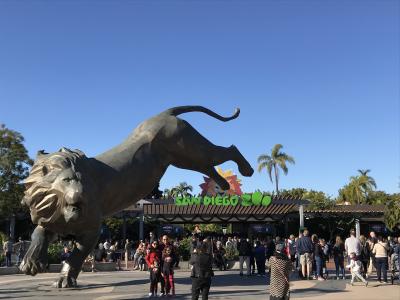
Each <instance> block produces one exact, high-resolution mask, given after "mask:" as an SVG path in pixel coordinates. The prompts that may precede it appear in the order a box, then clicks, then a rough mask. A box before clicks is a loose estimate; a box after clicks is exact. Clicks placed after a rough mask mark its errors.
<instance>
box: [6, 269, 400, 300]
mask: <svg viewBox="0 0 400 300" xmlns="http://www.w3.org/2000/svg"><path fill="white" fill-rule="evenodd" d="M189 275H190V273H189V272H188V271H177V272H176V276H175V277H176V292H177V296H176V299H190V285H191V280H190V278H189ZM215 275H216V276H215V277H214V278H213V283H212V288H211V293H210V297H209V298H210V299H252V300H254V299H268V298H269V295H268V292H267V291H268V285H267V278H264V277H256V276H253V277H246V276H244V277H240V276H239V275H238V273H237V271H226V272H219V271H217V272H215ZM56 276H57V274H55V273H44V274H39V275H37V276H35V277H31V276H26V275H21V274H18V275H3V276H0V299H64V298H65V299H67V298H68V299H71V297H72V299H95V300H109V299H110V300H111V299H144V298H147V293H148V286H149V284H148V273H147V272H140V271H134V272H132V271H120V272H99V273H81V275H80V276H79V281H78V284H79V287H78V288H75V289H55V288H52V287H51V283H52V281H53V279H54V278H55V277H56ZM291 290H292V294H291V299H313V300H319V299H321V300H322V299H323V300H328V299H334V300H349V299H351V300H358V299H359V300H361V299H362V300H365V299H373V300H376V299H379V300H386V299H387V300H399V299H400V286H399V285H382V284H379V283H378V282H376V281H373V280H372V281H371V282H370V285H369V286H368V287H367V288H365V287H364V286H363V285H361V284H360V285H355V286H350V285H349V283H348V281H342V280H338V281H337V280H327V281H325V282H319V281H315V280H312V281H300V280H292V282H291Z"/></svg>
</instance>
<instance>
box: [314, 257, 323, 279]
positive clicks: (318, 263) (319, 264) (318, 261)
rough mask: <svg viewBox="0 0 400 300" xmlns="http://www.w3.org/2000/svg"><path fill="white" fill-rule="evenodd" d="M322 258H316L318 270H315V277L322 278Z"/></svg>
mask: <svg viewBox="0 0 400 300" xmlns="http://www.w3.org/2000/svg"><path fill="white" fill-rule="evenodd" d="M322 263H323V262H322V257H320V256H316V257H315V266H316V269H315V272H314V274H315V276H321V277H322Z"/></svg>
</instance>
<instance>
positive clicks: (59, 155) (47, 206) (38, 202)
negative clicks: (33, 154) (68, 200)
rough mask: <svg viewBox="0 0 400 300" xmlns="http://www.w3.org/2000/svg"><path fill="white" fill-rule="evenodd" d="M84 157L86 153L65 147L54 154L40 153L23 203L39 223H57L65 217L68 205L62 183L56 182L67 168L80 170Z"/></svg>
mask: <svg viewBox="0 0 400 300" xmlns="http://www.w3.org/2000/svg"><path fill="white" fill-rule="evenodd" d="M82 159H86V156H85V154H84V153H83V152H81V151H79V150H70V149H67V148H61V149H60V150H59V151H58V152H54V153H51V154H47V153H44V152H43V151H39V152H38V156H37V158H36V161H35V163H34V165H33V167H32V169H31V172H30V174H29V177H28V178H26V180H25V182H24V183H25V188H26V190H25V195H24V198H23V199H22V204H25V205H27V206H28V207H29V208H30V211H31V218H32V222H33V223H35V224H39V225H46V224H51V223H55V222H56V221H58V220H59V219H60V217H61V216H62V209H63V207H64V206H65V200H64V193H65V191H64V190H62V185H61V188H60V184H58V185H55V184H54V182H55V181H56V179H57V177H58V176H59V175H60V174H61V172H62V171H63V170H66V169H69V168H70V169H72V171H74V172H77V171H78V170H79V165H80V164H81V161H82Z"/></svg>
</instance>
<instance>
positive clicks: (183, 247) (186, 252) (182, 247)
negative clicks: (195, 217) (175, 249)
mask: <svg viewBox="0 0 400 300" xmlns="http://www.w3.org/2000/svg"><path fill="white" fill-rule="evenodd" d="M191 243H192V238H191V237H188V238H184V239H183V240H181V241H180V243H179V254H180V256H182V259H183V260H189V259H190V244H191Z"/></svg>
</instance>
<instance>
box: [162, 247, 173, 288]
mask: <svg viewBox="0 0 400 300" xmlns="http://www.w3.org/2000/svg"><path fill="white" fill-rule="evenodd" d="M162 260H163V264H162V266H163V267H162V276H163V278H164V282H165V292H166V294H167V296H169V295H170V292H171V295H172V296H175V283H174V263H175V261H174V259H173V257H172V249H171V247H169V246H167V247H165V248H164V251H163V254H162Z"/></svg>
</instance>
